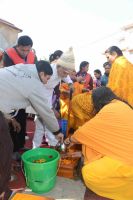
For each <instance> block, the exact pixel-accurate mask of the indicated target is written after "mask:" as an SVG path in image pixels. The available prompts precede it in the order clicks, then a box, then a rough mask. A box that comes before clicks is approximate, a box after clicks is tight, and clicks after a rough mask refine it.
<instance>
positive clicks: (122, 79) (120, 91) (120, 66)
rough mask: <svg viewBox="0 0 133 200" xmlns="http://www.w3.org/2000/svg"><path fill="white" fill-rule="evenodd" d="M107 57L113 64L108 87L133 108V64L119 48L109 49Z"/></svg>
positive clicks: (106, 52)
mask: <svg viewBox="0 0 133 200" xmlns="http://www.w3.org/2000/svg"><path fill="white" fill-rule="evenodd" d="M105 55H106V58H107V60H108V61H109V62H110V63H111V64H112V66H111V71H110V74H109V81H108V85H107V86H108V87H109V88H111V90H112V91H113V92H114V93H115V94H116V95H117V96H118V97H120V98H121V99H122V100H125V101H127V102H128V103H129V104H130V105H131V106H132V107H133V64H132V63H130V62H129V61H128V60H127V59H126V58H125V57H124V56H123V53H122V51H121V49H119V48H118V47H117V46H112V47H110V48H108V49H107V50H106V51H105Z"/></svg>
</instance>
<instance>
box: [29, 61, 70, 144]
mask: <svg viewBox="0 0 133 200" xmlns="http://www.w3.org/2000/svg"><path fill="white" fill-rule="evenodd" d="M51 67H52V69H53V75H52V77H51V78H50V79H49V80H48V83H47V84H46V85H44V94H45V97H46V98H47V100H48V103H49V105H50V106H51V108H52V96H53V91H54V88H55V87H56V86H57V85H58V84H59V83H60V82H61V80H63V81H64V82H66V83H72V80H71V79H70V77H69V76H67V77H66V78H63V79H61V77H59V76H58V73H57V67H56V64H55V63H54V64H51ZM44 133H45V136H46V137H47V138H48V141H49V144H50V145H52V146H55V145H56V144H57V142H58V141H57V140H56V139H55V136H54V135H53V134H52V133H51V132H50V131H49V130H48V129H47V128H46V127H44V126H43V125H42V123H41V121H39V120H38V119H36V130H35V134H34V138H33V147H34V148H36V147H39V146H40V145H41V142H42V138H43V136H44Z"/></svg>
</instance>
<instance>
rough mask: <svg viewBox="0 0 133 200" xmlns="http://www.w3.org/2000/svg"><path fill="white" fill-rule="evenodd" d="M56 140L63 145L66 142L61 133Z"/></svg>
mask: <svg viewBox="0 0 133 200" xmlns="http://www.w3.org/2000/svg"><path fill="white" fill-rule="evenodd" d="M55 138H56V139H57V140H58V141H59V142H60V143H61V144H62V143H63V140H64V135H63V133H59V134H58V135H56V136H55Z"/></svg>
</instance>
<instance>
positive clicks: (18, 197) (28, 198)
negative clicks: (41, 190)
mask: <svg viewBox="0 0 133 200" xmlns="http://www.w3.org/2000/svg"><path fill="white" fill-rule="evenodd" d="M22 199H23V200H54V199H53V198H48V197H42V196H35V195H31V194H23V193H16V194H15V195H14V196H13V198H11V200H22Z"/></svg>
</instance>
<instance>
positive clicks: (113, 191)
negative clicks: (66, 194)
mask: <svg viewBox="0 0 133 200" xmlns="http://www.w3.org/2000/svg"><path fill="white" fill-rule="evenodd" d="M32 46H33V41H32V39H31V38H30V37H29V36H21V37H20V38H19V39H18V41H17V44H16V46H14V47H12V48H9V49H6V50H5V51H4V52H3V53H2V55H1V57H0V58H1V60H2V68H1V69H0V93H1V98H0V111H1V113H0V143H1V145H0V155H1V162H0V198H1V199H4V200H7V199H8V198H9V197H10V195H11V190H10V189H9V188H8V181H9V180H10V178H11V161H12V159H18V158H20V157H19V154H18V152H19V150H20V149H22V148H23V149H24V148H25V147H24V145H25V138H26V119H27V112H28V113H34V114H35V133H34V137H33V148H37V147H40V145H41V143H42V139H43V137H44V136H45V138H46V140H47V141H48V144H49V145H50V146H56V145H57V143H58V142H60V143H63V142H64V143H65V144H66V145H67V146H71V145H73V144H75V143H80V144H81V145H82V153H83V156H84V166H83V168H82V175H83V179H84V182H85V185H86V187H87V188H88V189H90V190H92V191H93V192H95V193H96V194H98V195H100V196H102V197H106V198H110V199H116V200H132V199H133V190H132V184H133V166H132V165H133V158H132V153H133V126H132V121H133V112H132V108H133V81H132V77H133V64H132V63H130V62H129V61H128V60H127V59H126V58H125V57H124V56H123V53H122V51H121V49H119V48H118V47H117V46H112V47H110V48H108V49H107V50H106V51H105V56H106V58H107V61H106V62H105V63H104V64H103V68H104V71H105V72H104V74H103V75H102V73H101V71H100V70H99V69H94V74H93V75H92V74H90V73H89V62H88V61H82V62H81V63H80V65H79V71H77V72H76V70H75V57H74V53H73V49H72V48H70V49H69V50H68V51H66V52H62V51H61V50H57V51H55V52H54V53H53V54H51V55H50V57H49V61H44V60H39V61H38V60H37V57H36V55H35V52H34V51H33V50H32ZM62 119H65V120H67V121H68V129H67V133H66V138H64V134H63V133H62V127H61V124H60V122H61V120H62ZM70 130H72V133H73V134H72V135H71V136H70V135H69V134H68V133H69V131H70ZM13 152H14V153H13ZM7 172H8V173H7Z"/></svg>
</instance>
